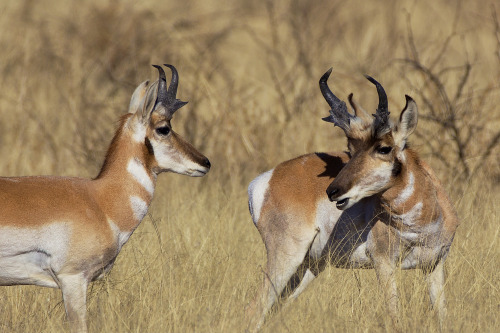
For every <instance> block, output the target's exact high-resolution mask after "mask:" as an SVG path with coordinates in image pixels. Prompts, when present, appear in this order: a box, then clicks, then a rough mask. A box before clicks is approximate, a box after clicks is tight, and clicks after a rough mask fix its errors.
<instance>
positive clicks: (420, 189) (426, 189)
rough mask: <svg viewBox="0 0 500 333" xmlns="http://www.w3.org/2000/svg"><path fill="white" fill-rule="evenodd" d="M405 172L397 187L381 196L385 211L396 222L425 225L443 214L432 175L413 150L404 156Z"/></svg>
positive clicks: (403, 153) (401, 159)
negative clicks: (438, 203)
mask: <svg viewBox="0 0 500 333" xmlns="http://www.w3.org/2000/svg"><path fill="white" fill-rule="evenodd" d="M400 157H401V158H400V159H399V162H400V163H401V171H400V173H399V175H398V176H397V178H396V180H395V183H394V185H393V186H392V187H391V188H389V189H388V190H386V191H385V192H384V193H383V194H382V195H381V203H382V207H383V208H384V210H385V211H386V212H387V213H389V215H390V216H392V218H393V219H394V220H396V222H398V220H401V221H399V222H403V224H406V223H405V220H407V221H408V223H410V222H411V224H425V223H428V222H431V221H434V220H435V219H437V218H438V217H439V215H440V214H441V210H440V208H439V206H438V205H437V200H436V195H437V194H436V189H435V187H434V186H433V183H432V179H431V177H430V176H429V174H428V173H427V172H426V170H424V168H423V167H422V166H421V162H420V160H419V158H418V156H417V154H416V153H415V152H414V151H412V150H411V149H405V150H403V151H402V152H401V155H400Z"/></svg>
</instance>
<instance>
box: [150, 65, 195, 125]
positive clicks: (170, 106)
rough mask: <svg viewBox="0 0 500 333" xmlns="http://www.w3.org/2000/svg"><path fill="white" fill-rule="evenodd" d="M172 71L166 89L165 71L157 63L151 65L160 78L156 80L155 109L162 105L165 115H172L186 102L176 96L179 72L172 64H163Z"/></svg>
mask: <svg viewBox="0 0 500 333" xmlns="http://www.w3.org/2000/svg"><path fill="white" fill-rule="evenodd" d="M165 66H167V67H168V68H170V70H171V71H172V78H171V80H170V85H169V87H168V89H167V78H166V76H165V72H164V71H163V68H161V66H158V65H153V67H155V68H156V69H158V72H159V74H160V78H159V80H158V97H157V98H156V104H155V109H156V108H157V107H158V106H159V105H162V106H163V107H164V108H165V109H166V112H167V113H168V114H167V116H170V117H171V116H172V115H173V114H174V112H175V111H177V110H179V109H180V108H181V107H183V106H184V105H186V104H187V102H183V101H181V100H178V99H177V98H176V95H177V86H178V85H179V74H178V73H177V70H176V69H175V67H174V66H172V65H169V64H165Z"/></svg>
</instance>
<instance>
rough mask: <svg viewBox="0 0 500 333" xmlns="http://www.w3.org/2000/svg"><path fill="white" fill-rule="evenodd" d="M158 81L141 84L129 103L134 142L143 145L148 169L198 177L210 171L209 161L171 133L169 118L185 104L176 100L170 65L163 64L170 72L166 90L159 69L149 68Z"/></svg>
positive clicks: (175, 80)
mask: <svg viewBox="0 0 500 333" xmlns="http://www.w3.org/2000/svg"><path fill="white" fill-rule="evenodd" d="M153 66H154V67H155V68H156V69H158V72H159V76H160V77H159V79H158V80H157V81H155V82H154V83H152V84H150V83H149V81H145V82H143V83H141V84H140V85H139V86H138V87H137V88H136V89H135V91H134V94H133V95H132V98H131V100H130V107H129V113H132V114H133V116H132V118H131V120H130V121H131V124H132V127H133V131H134V134H133V136H134V139H135V140H136V141H137V142H140V143H143V144H144V145H145V147H146V149H147V150H148V152H149V154H150V155H152V156H153V157H154V158H153V159H152V160H153V161H152V166H151V167H152V170H153V171H154V172H155V173H156V174H158V173H160V172H164V171H171V172H175V173H179V174H183V175H188V176H192V177H200V176H203V175H205V174H206V173H207V172H208V171H209V170H210V161H209V160H208V159H207V158H206V157H205V156H203V155H202V154H201V153H200V152H198V151H197V150H196V149H195V148H194V147H193V146H192V145H191V144H190V143H188V142H187V141H185V140H184V139H183V138H181V137H180V136H179V135H178V134H177V133H175V132H174V131H173V130H172V125H171V123H170V122H171V120H172V116H173V114H174V113H175V111H177V110H178V109H180V108H181V107H183V106H184V105H186V104H187V102H183V101H181V100H178V99H177V98H176V94H177V86H178V84H179V75H178V73H177V70H176V69H175V67H174V66H172V65H168V64H165V66H166V67H168V68H170V70H171V71H172V79H171V81H170V86H169V87H168V89H167V79H166V76H165V72H164V71H163V68H162V67H160V66H157V65H153Z"/></svg>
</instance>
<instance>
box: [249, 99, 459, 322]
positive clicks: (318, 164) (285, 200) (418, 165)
mask: <svg viewBox="0 0 500 333" xmlns="http://www.w3.org/2000/svg"><path fill="white" fill-rule="evenodd" d="M408 105H409V107H408V109H406V108H405V110H408V111H407V112H408V113H406V115H405V117H404V118H402V119H404V121H405V123H404V124H403V125H404V126H400V128H402V129H403V130H401V131H400V132H397V131H396V130H395V129H394V127H392V128H389V130H388V131H386V132H384V134H381V135H380V136H377V137H373V133H374V132H373V128H372V124H371V123H366V122H365V121H363V120H362V119H361V118H358V119H356V120H354V121H353V122H351V124H350V127H349V128H347V129H344V131H345V133H346V136H347V138H348V147H349V152H350V154H349V155H347V154H329V155H326V156H328V158H327V159H324V158H323V159H321V158H320V156H325V155H322V154H310V155H304V156H301V157H298V158H296V159H293V160H290V161H287V162H284V163H282V164H280V165H278V166H277V167H276V168H275V169H274V170H273V171H272V177H271V178H270V179H269V181H268V185H267V190H266V192H265V195H264V197H263V198H261V199H260V200H261V201H262V204H261V205H262V208H261V210H262V213H261V214H260V218H259V219H258V221H257V222H256V225H257V229H258V230H259V232H260V234H261V236H262V239H263V241H264V244H265V246H266V251H267V266H266V270H265V274H264V277H263V282H262V286H261V287H260V289H259V290H258V292H257V295H256V297H255V299H254V300H253V301H252V302H251V303H250V304H249V306H248V308H247V312H246V315H247V319H248V327H249V330H250V331H256V330H258V329H259V328H260V327H261V325H262V324H263V322H264V318H265V315H266V313H267V312H268V311H269V310H270V309H271V307H272V306H273V304H274V303H275V302H276V300H278V299H279V298H280V297H281V298H283V299H285V300H286V299H293V298H295V297H297V296H298V295H299V294H300V293H301V292H302V291H303V290H304V289H305V288H306V287H307V285H308V284H309V283H310V282H311V281H312V280H314V278H315V276H317V275H318V274H319V273H320V272H321V271H322V270H323V269H324V267H325V264H326V263H327V262H329V263H332V264H333V265H334V266H336V267H344V268H374V269H375V271H376V273H377V277H378V280H379V283H380V286H381V288H382V290H383V291H384V294H385V298H386V303H387V310H388V313H389V315H390V317H391V319H392V321H393V323H394V327H395V328H396V329H399V328H400V327H399V319H398V316H399V300H398V291H397V285H396V280H395V277H394V274H395V270H396V268H397V267H398V265H400V266H401V268H403V269H414V268H420V269H422V270H423V271H424V273H425V274H426V278H427V281H428V284H429V293H430V298H431V302H432V304H433V306H434V307H435V308H436V309H437V312H438V315H439V319H440V324H443V322H444V320H445V315H446V307H445V296H444V260H445V258H446V256H447V254H448V252H449V248H450V246H451V242H452V240H453V236H454V233H455V230H456V228H457V226H458V218H457V216H456V213H455V211H454V209H453V207H452V205H451V203H450V201H449V198H448V197H447V195H446V193H445V191H444V189H443V187H442V185H441V183H440V182H439V180H438V179H437V177H436V176H435V175H434V173H433V171H432V170H431V169H430V168H429V167H428V166H427V164H425V163H424V162H422V161H421V160H420V159H419V158H418V155H417V154H416V152H414V151H413V150H411V149H406V148H405V145H406V138H407V137H408V135H409V134H411V132H412V131H413V130H414V127H415V126H416V112H417V109H416V104H414V102H413V100H411V99H409V98H408V97H407V106H408ZM353 107H356V108H357V106H353ZM403 112H405V111H403ZM380 147H392V150H391V151H389V152H388V153H379V151H380ZM349 157H350V159H349ZM325 170H327V171H326V172H325ZM320 175H321V176H320ZM258 179H259V178H258ZM262 179H263V178H262ZM262 182H263V181H262V180H261V183H259V186H260V187H259V189H262V188H265V186H264V185H265V184H263V183H262ZM254 188H257V186H256V185H254V187H251V188H249V191H250V192H249V193H250V197H251V199H252V200H254V201H255V202H254V203H253V205H254V206H255V205H256V204H258V203H260V201H258V200H256V199H254V198H253V197H254V195H257V194H258V193H257V192H255V193H254V195H252V193H251V191H252V190H254ZM325 191H326V192H328V196H331V197H330V199H331V200H336V201H340V202H342V201H343V199H344V197H343V196H344V195H345V196H348V195H352V196H353V198H355V200H351V201H350V203H349V201H347V203H348V204H346V205H345V206H343V204H342V203H341V204H340V206H339V207H340V208H341V209H342V210H339V209H337V208H336V206H335V204H333V203H330V202H329V201H328V196H327V193H325ZM358 193H359V195H358ZM347 198H348V199H349V198H351V197H347ZM251 207H252V206H251ZM251 212H252V211H251ZM252 214H253V213H252ZM254 221H255V219H254Z"/></svg>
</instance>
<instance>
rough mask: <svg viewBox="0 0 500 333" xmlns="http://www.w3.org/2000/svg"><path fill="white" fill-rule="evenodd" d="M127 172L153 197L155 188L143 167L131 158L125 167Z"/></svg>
mask: <svg viewBox="0 0 500 333" xmlns="http://www.w3.org/2000/svg"><path fill="white" fill-rule="evenodd" d="M127 171H128V172H129V173H130V174H131V175H132V177H134V179H135V180H136V181H137V182H138V183H139V184H141V186H142V187H144V189H145V190H146V191H148V193H149V194H151V195H153V193H154V190H155V186H154V184H153V181H152V180H151V177H150V176H149V174H148V172H147V171H146V168H145V167H144V165H143V164H142V163H141V162H139V161H138V160H137V159H135V158H132V159H131V160H130V161H129V162H128V165H127Z"/></svg>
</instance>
